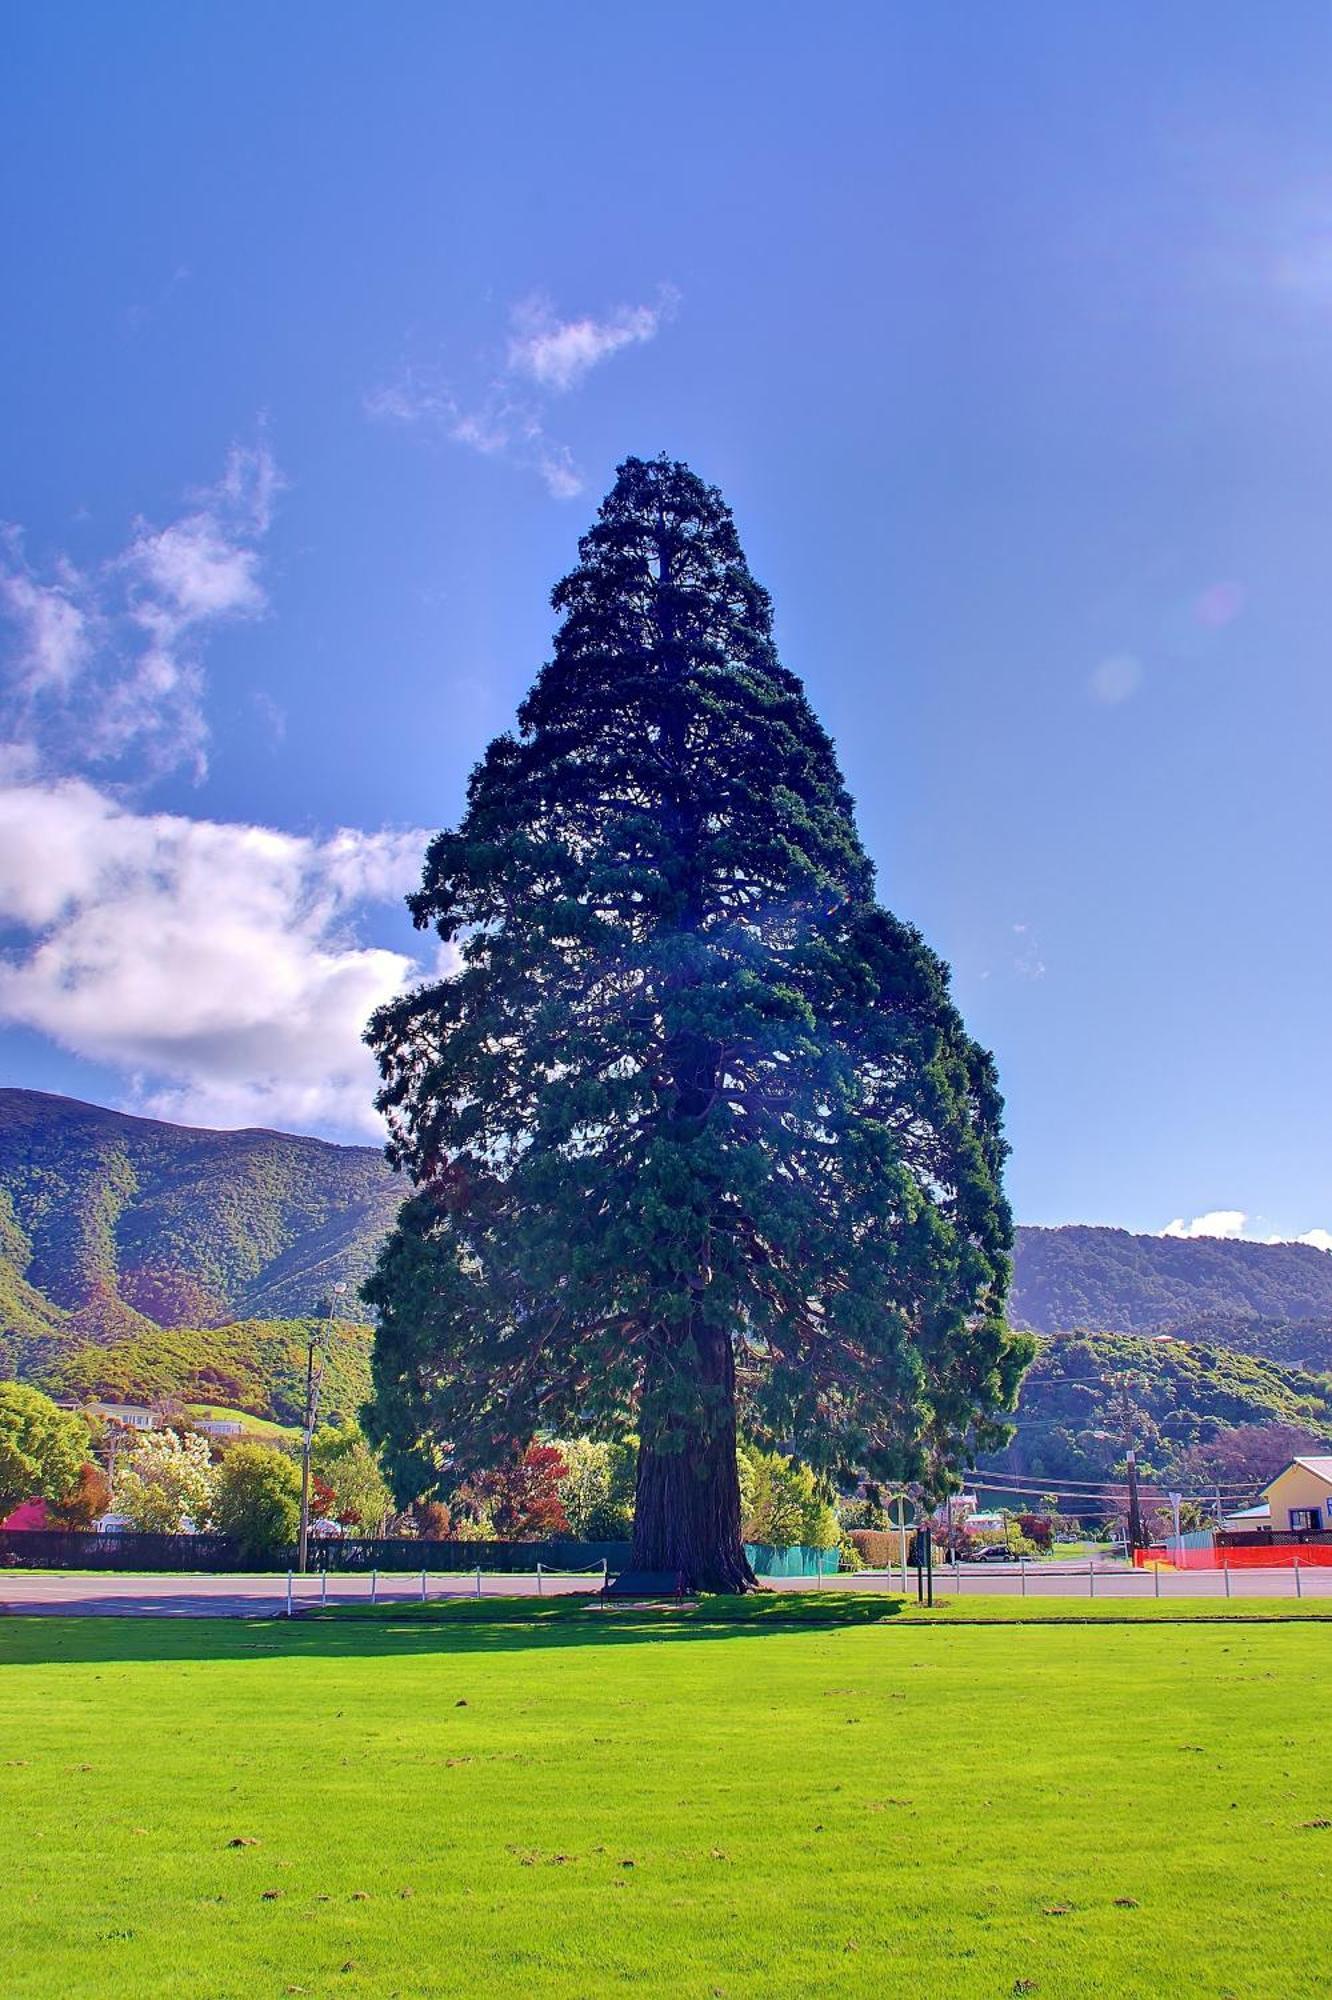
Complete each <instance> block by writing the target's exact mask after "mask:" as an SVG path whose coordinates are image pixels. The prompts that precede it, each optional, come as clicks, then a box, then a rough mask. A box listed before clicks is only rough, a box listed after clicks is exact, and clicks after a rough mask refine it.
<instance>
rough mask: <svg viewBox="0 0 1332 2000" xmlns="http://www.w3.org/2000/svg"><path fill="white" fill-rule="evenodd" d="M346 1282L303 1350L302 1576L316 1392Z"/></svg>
mask: <svg viewBox="0 0 1332 2000" xmlns="http://www.w3.org/2000/svg"><path fill="white" fill-rule="evenodd" d="M346 1289H347V1287H346V1286H345V1285H334V1287H333V1290H332V1292H331V1294H330V1295H329V1301H328V1314H327V1316H326V1318H325V1319H324V1322H323V1324H322V1325H318V1324H316V1325H314V1326H312V1327H311V1329H310V1338H309V1340H308V1342H307V1343H306V1352H305V1424H304V1427H303V1429H302V1432H301V1535H300V1546H299V1548H298V1549H297V1552H296V1566H297V1568H298V1569H299V1571H300V1573H301V1575H302V1576H304V1575H305V1571H306V1559H307V1557H308V1555H309V1552H310V1446H311V1444H312V1442H313V1440H314V1431H315V1423H316V1420H317V1418H318V1416H319V1391H320V1389H321V1388H322V1387H323V1382H324V1358H325V1355H326V1353H327V1351H328V1343H329V1340H330V1339H331V1337H332V1333H333V1308H334V1306H335V1305H336V1304H337V1302H338V1297H339V1294H340V1293H342V1292H345V1291H346Z"/></svg>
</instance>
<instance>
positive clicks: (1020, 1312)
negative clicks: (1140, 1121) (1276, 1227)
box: [0, 1090, 1332, 1374]
mask: <svg viewBox="0 0 1332 2000" xmlns="http://www.w3.org/2000/svg"><path fill="white" fill-rule="evenodd" d="M403 1192H404V1187H403V1183H402V1182H401V1181H400V1180H399V1179H398V1178H397V1176H395V1175H393V1174H391V1173H390V1172H389V1170H388V1168H387V1167H386V1166H385V1164H384V1161H383V1159H382V1158H381V1156H380V1154H379V1152H378V1151H377V1150H376V1149H375V1148H374V1147H371V1146H334V1145H328V1144H326V1143H325V1142H323V1141H322V1140H319V1139H306V1138H299V1137H295V1136H293V1135H292V1134H290V1133H285V1132H264V1131H247V1132H209V1131H196V1130H192V1129H190V1128H188V1127H185V1126H181V1125H168V1124H164V1123H161V1122H160V1121H158V1120H155V1119H150V1118H131V1117H127V1116H126V1115H125V1114H124V1113H122V1112H118V1111H106V1110H103V1109H101V1108H100V1107H98V1106H96V1105H91V1104H80V1103H76V1102H75V1101H74V1100H72V1099H70V1098H65V1097H53V1096H48V1095H46V1094H45V1093H43V1092H41V1091H34V1090H0V1374H7V1373H10V1372H14V1371H18V1372H24V1373H28V1372H33V1370H34V1368H35V1367H36V1366H37V1365H38V1364H41V1365H42V1366H43V1367H44V1366H45V1365H46V1364H48V1363H49V1362H50V1361H52V1360H53V1359H54V1358H55V1357H56V1355H57V1353H58V1354H59V1355H60V1356H62V1357H63V1356H65V1355H67V1354H69V1353H71V1352H72V1351H73V1350H74V1349H75V1348H77V1347H80V1346H82V1345H83V1344H85V1343H87V1342H89V1341H92V1342H95V1343H98V1344H100V1345H102V1346H107V1345H109V1344H112V1343H117V1344H118V1343H121V1342H124V1341H140V1342H142V1341H143V1340H144V1339H147V1340H148V1348H145V1349H144V1350H143V1351H144V1353H145V1354H147V1353H148V1352H149V1350H150V1349H151V1351H152V1353H153V1354H156V1348H154V1347H153V1346H152V1340H151V1336H152V1334H153V1333H154V1331H155V1330H156V1329H158V1328H163V1327H167V1328H174V1327H190V1328H195V1329H200V1328H209V1327H214V1328H218V1327H223V1326H228V1327H229V1326H233V1325H234V1324H235V1323H236V1322H238V1321H251V1320H254V1321H264V1322H279V1321H287V1320H292V1319H298V1318H301V1317H304V1316H308V1315H309V1314H310V1313H312V1312H315V1311H316V1310H317V1309H318V1308H319V1305H320V1302H321V1301H322V1300H324V1299H325V1298H326V1297H327V1296H328V1294H329V1291H330V1290H331V1287H332V1286H333V1285H334V1284H336V1283H338V1282H342V1283H345V1284H346V1285H347V1286H348V1298H347V1304H348V1309H349V1310H350V1311H351V1312H353V1313H354V1312H355V1311H356V1310H357V1307H356V1304H355V1295H356V1289H357V1287H358V1286H359V1284H360V1282H361V1279H362V1278H363V1277H364V1276H365V1274H366V1272H367V1270H368V1269H369V1266H370V1262H371V1260H372V1258H373V1256H374V1253H375V1249H376V1247H377V1245H378V1243H379V1241H380V1239H381V1238H382V1237H383V1235H384V1234H385V1232H386V1231H387V1229H388V1227H389V1225H390V1223H391V1221H392V1219H393V1216H394V1213H395V1211H396V1208H397V1205H398V1203H399V1201H400V1200H401V1199H402V1195H403ZM1016 1262H1017V1275H1016V1284H1015V1288H1014V1292H1013V1300H1012V1312H1013V1317H1014V1320H1015V1322H1016V1324H1017V1325H1019V1326H1023V1327H1029V1328H1032V1329H1034V1330H1035V1331H1037V1332H1040V1333H1059V1332H1068V1331H1072V1330H1075V1329H1089V1330H1092V1331H1096V1332H1103V1333H1133V1334H1136V1333H1148V1332H1160V1331H1163V1330H1164V1331H1170V1332H1172V1333H1174V1334H1176V1335H1177V1336H1178V1337H1180V1338H1183V1339H1185V1340H1190V1341H1193V1342H1201V1343H1205V1344H1210V1345H1214V1346H1218V1347H1226V1348H1230V1349H1238V1350H1242V1351H1245V1352H1248V1353H1251V1354H1256V1355H1265V1356H1267V1357H1269V1358H1270V1359H1273V1360H1276V1361H1280V1362H1282V1363H1284V1364H1285V1365H1287V1366H1294V1367H1297V1368H1299V1367H1303V1368H1311V1369H1314V1370H1321V1371H1332V1256H1329V1255H1328V1254H1327V1253H1326V1252H1324V1251H1321V1250H1315V1249H1312V1248H1311V1247H1309V1246H1308V1245H1304V1244H1293V1243H1277V1244H1261V1243H1233V1242H1223V1241H1219V1240H1217V1239H1209V1238H1204V1239H1197V1240H1187V1241H1186V1240H1182V1239H1179V1238H1175V1237H1165V1236H1132V1235H1130V1234H1129V1233H1128V1231H1127V1230H1123V1229H1101V1228H1091V1227H1084V1226H1071V1227H1068V1228H1064V1229H1020V1230H1019V1231H1018V1246H1017V1260H1016ZM138 1351H139V1350H138V1349H137V1348H136V1349H135V1352H136V1353H138ZM136 1365H137V1364H136ZM148 1365H149V1364H148V1363H147V1362H145V1363H144V1366H145V1367H148ZM156 1365H157V1363H156V1362H155V1361H154V1362H153V1363H152V1367H154V1368H155V1367H156ZM150 1372H151V1370H150Z"/></svg>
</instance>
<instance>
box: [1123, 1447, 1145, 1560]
mask: <svg viewBox="0 0 1332 2000" xmlns="http://www.w3.org/2000/svg"><path fill="white" fill-rule="evenodd" d="M1125 1458H1126V1461H1127V1466H1128V1495H1129V1547H1130V1548H1131V1549H1145V1548H1146V1546H1147V1537H1146V1536H1145V1535H1144V1534H1143V1532H1142V1508H1141V1507H1140V1506H1139V1504H1138V1457H1137V1453H1136V1452H1135V1451H1134V1449H1133V1446H1132V1445H1129V1447H1128V1449H1127V1451H1126V1453H1125Z"/></svg>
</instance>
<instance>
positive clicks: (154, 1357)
mask: <svg viewBox="0 0 1332 2000" xmlns="http://www.w3.org/2000/svg"><path fill="white" fill-rule="evenodd" d="M310 1327H311V1322H310V1321H309V1320H305V1319H284V1320H276V1319H274V1320H241V1321H237V1322H233V1323H231V1324H229V1325H227V1326H215V1327H208V1328H206V1329H203V1330H199V1329H195V1328H181V1327H177V1328H174V1329H172V1330H170V1331H168V1330H165V1329H163V1328H160V1327H153V1328H151V1329H149V1331H147V1332H145V1333H139V1334H135V1335H132V1336H131V1337H130V1338H128V1339H126V1340H122V1341H117V1342H116V1343H115V1345H113V1346H100V1345H98V1344H96V1343H89V1344H88V1345H86V1346H82V1347H78V1348H76V1349H74V1350H72V1351H69V1352H66V1353H65V1354H63V1355H61V1356H59V1357H58V1358H55V1359H53V1360H48V1361H47V1362H45V1363H42V1364H39V1365H38V1366H37V1367H36V1368H34V1369H32V1370H31V1371H29V1372H30V1374H31V1376H32V1379H33V1380H35V1381H36V1382H37V1383H38V1385H39V1386H40V1387H42V1388H44V1389H47V1390H48V1391H49V1392H50V1393H51V1394H52V1395H57V1396H79V1397H85V1398H88V1399H90V1400H105V1401H109V1402H123V1403H147V1404H157V1403H163V1402H180V1403H218V1404H224V1405H226V1406H227V1407H228V1408H230V1409H235V1410H242V1411H244V1412H246V1413H247V1414H248V1415H251V1416H256V1417H266V1418H271V1419H273V1420H274V1421H276V1422H277V1423H280V1424H293V1423H299V1421H300V1419H301V1412H302V1410H303V1408H304V1402H305V1364H306V1343H307V1341H308V1338H309V1332H310ZM370 1342H371V1330H370V1328H369V1327H368V1326H363V1325H349V1324H347V1323H346V1322H345V1321H341V1320H340V1321H338V1322H337V1323H336V1325H335V1327H334V1328H333V1332H332V1337H331V1339H330V1341H329V1345H328V1351H327V1358H326V1361H325V1364H324V1388H323V1396H322V1413H323V1415H324V1416H325V1417H329V1418H334V1417H348V1418H350V1417H354V1416H355V1415H356V1412H357V1410H358V1409H359V1408H360V1406H361V1404H362V1403H364V1402H365V1400H366V1398H367V1397H368V1396H369V1394H370Z"/></svg>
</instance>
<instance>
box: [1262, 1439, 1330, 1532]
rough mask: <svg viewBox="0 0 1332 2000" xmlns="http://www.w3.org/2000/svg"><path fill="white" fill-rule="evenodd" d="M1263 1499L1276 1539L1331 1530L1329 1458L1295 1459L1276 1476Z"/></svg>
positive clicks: (1264, 1491) (1265, 1488)
mask: <svg viewBox="0 0 1332 2000" xmlns="http://www.w3.org/2000/svg"><path fill="white" fill-rule="evenodd" d="M1263 1498H1264V1500H1266V1502H1267V1504H1268V1507H1269V1508H1270V1510H1271V1516H1272V1530H1273V1533H1274V1534H1278V1535H1286V1534H1291V1535H1300V1534H1306V1535H1307V1534H1315V1535H1316V1534H1325V1533H1327V1532H1329V1531H1330V1530H1332V1458H1296V1459H1293V1460H1292V1461H1291V1463H1290V1464H1289V1465H1288V1466H1287V1467H1286V1469H1285V1471H1284V1472H1279V1473H1278V1474H1277V1476H1276V1478H1275V1479H1274V1480H1273V1481H1272V1483H1271V1485H1270V1486H1265V1487H1264V1488H1263Z"/></svg>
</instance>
